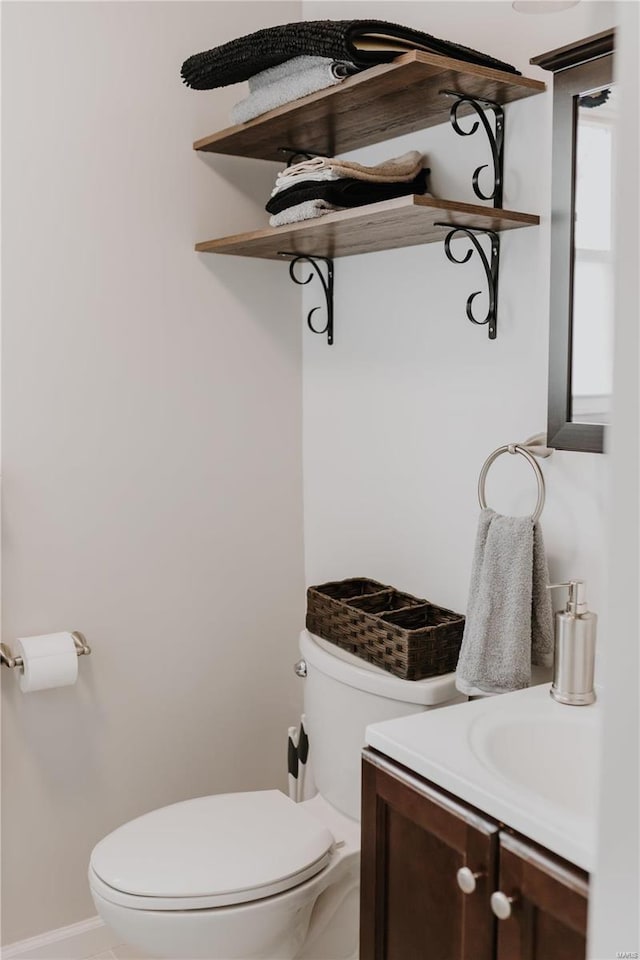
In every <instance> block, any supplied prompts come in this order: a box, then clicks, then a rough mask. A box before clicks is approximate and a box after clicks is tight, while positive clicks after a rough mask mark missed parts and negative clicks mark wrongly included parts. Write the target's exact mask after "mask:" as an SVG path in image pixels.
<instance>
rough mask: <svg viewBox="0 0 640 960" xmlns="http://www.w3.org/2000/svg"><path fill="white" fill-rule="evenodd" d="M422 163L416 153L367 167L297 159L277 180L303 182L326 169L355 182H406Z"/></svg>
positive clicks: (330, 160)
mask: <svg viewBox="0 0 640 960" xmlns="http://www.w3.org/2000/svg"><path fill="white" fill-rule="evenodd" d="M426 161H427V158H426V157H425V156H424V155H423V154H422V153H420V152H419V151H418V150H409V151H408V152H407V153H403V154H402V155H401V156H399V157H391V158H390V159H389V160H383V161H382V163H376V164H374V165H373V166H369V167H368V166H365V165H364V164H362V163H356V162H355V161H354V160H342V159H339V158H336V157H311V159H309V160H301V161H300V163H295V164H292V165H291V166H290V167H286V168H285V169H284V170H281V171H280V172H279V173H278V179H279V178H280V177H285V176H286V177H301V178H302V179H307V178H308V177H309V174H318V173H320V171H322V170H330V171H332V172H333V173H337V174H338V176H339V177H353V178H354V179H356V180H370V181H372V182H374V183H408V182H409V181H410V180H413V179H414V177H417V176H418V174H419V173H420V171H421V170H422V168H423V167H425V166H426ZM276 183H277V180H276Z"/></svg>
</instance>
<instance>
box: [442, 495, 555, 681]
mask: <svg viewBox="0 0 640 960" xmlns="http://www.w3.org/2000/svg"><path fill="white" fill-rule="evenodd" d="M548 583H549V571H548V568H547V559H546V555H545V551H544V543H543V539H542V530H541V528H540V525H539V524H538V523H535V524H534V522H533V520H532V519H531V517H502V516H500V515H499V514H497V513H494V512H493V510H489V509H485V510H482V512H481V514H480V520H479V522H478V534H477V539H476V546H475V552H474V557H473V568H472V572H471V585H470V589H469V604H468V608H467V618H466V622H465V628H464V635H463V638H462V647H461V649H460V658H459V660H458V666H457V669H456V687H457V688H458V690H460V691H461V693H465V694H467V696H487V695H489V694H495V693H508V692H509V691H511V690H520V689H521V688H522V687H528V686H529V685H530V683H531V664H532V663H533V664H537V665H542V666H547V667H548V666H551V663H552V660H553V612H552V607H551V600H550V597H549V592H548V590H547V584H548Z"/></svg>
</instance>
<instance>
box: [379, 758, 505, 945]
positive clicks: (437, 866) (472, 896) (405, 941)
mask: <svg viewBox="0 0 640 960" xmlns="http://www.w3.org/2000/svg"><path fill="white" fill-rule="evenodd" d="M497 831H498V828H497V825H496V824H495V823H493V822H491V821H489V820H485V819H484V818H483V817H481V816H479V815H478V814H476V813H475V812H474V811H472V810H471V809H469V808H467V807H465V806H464V805H463V804H461V803H457V802H456V801H455V800H453V799H452V798H450V797H449V796H448V795H446V794H444V793H442V792H441V791H440V790H438V789H437V788H435V787H431V786H430V785H429V784H427V783H425V782H424V781H423V780H421V779H419V778H418V777H414V776H412V775H411V774H410V773H409V772H408V771H405V770H404V769H403V768H400V767H397V766H395V764H393V763H390V762H388V761H386V760H385V759H384V758H382V757H381V756H380V755H379V754H375V753H372V752H371V751H365V759H364V763H363V791H362V885H361V915H360V960H492V958H493V957H494V952H495V932H496V931H495V926H496V921H495V918H494V917H493V914H492V913H491V909H490V906H489V898H490V895H491V893H492V892H493V891H494V890H495V889H496V887H495V881H496V879H497V871H496V857H497V847H498V842H497V836H498V833H497ZM463 867H467V868H468V870H469V871H471V873H473V874H478V876H477V877H476V887H475V890H474V891H473V892H472V893H468V894H464V893H463V892H462V890H461V889H460V887H459V886H458V882H457V872H458V870H460V869H461V868H463Z"/></svg>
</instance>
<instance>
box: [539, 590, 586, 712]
mask: <svg viewBox="0 0 640 960" xmlns="http://www.w3.org/2000/svg"><path fill="white" fill-rule="evenodd" d="M556 587H568V588H569V598H568V600H567V606H566V608H565V609H564V610H563V611H561V612H559V613H556V616H555V650H554V657H553V683H552V684H551V696H552V697H553V698H554V700H557V701H558V702H559V703H566V704H570V705H571V706H575V707H581V706H587V705H588V704H590V703H593V702H594V700H595V699H596V694H595V690H594V688H593V674H594V664H595V652H596V626H597V622H598V617H597V615H596V614H595V613H591V612H590V611H589V610H587V604H586V601H585V598H584V593H585V583H584V580H569V581H568V583H554V584H551V585H550V586H549V587H548V589H549V590H555V589H556Z"/></svg>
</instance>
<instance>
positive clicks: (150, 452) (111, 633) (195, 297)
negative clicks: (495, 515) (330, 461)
mask: <svg viewBox="0 0 640 960" xmlns="http://www.w3.org/2000/svg"><path fill="white" fill-rule="evenodd" d="M2 14H3V41H4V44H3V50H2V54H3V56H2V69H3V76H2V79H3V84H2V88H3V102H2V107H3V129H2V133H3V137H2V141H3V147H4V154H3V173H4V183H3V187H4V190H3V202H4V211H3V212H4V220H3V241H4V243H3V253H4V261H3V267H4V270H3V280H4V291H3V292H4V302H3V321H4V465H3V475H4V476H3V500H4V525H3V526H4V534H5V549H4V588H5V591H4V625H3V626H4V631H3V633H4V636H3V638H4V640H5V641H7V642H9V643H11V642H12V641H13V640H14V638H15V637H17V636H25V635H31V634H38V633H42V632H47V631H54V630H62V629H79V630H83V631H84V632H85V633H86V635H87V638H88V640H89V642H90V643H91V645H92V647H93V655H92V656H91V657H89V658H87V659H86V660H83V661H82V662H81V663H80V679H79V682H78V684H77V686H75V687H73V688H68V689H62V690H55V691H47V692H44V693H37V694H30V695H21V694H20V693H19V692H18V690H17V681H16V678H15V677H14V676H12V675H10V674H9V672H8V671H6V670H4V669H3V671H2V673H3V678H2V681H3V701H4V702H3V709H4V717H3V719H4V723H3V752H2V761H3V791H4V793H3V801H4V803H3V815H4V823H3V831H2V840H3V868H4V884H3V903H2V908H3V915H2V934H3V939H4V941H5V942H10V941H14V940H16V939H20V938H23V937H28V936H32V935H35V934H38V933H40V932H42V931H46V930H49V929H52V928H55V927H59V926H62V925H64V924H68V923H72V922H75V921H78V920H82V919H83V918H85V917H88V916H90V915H92V914H93V913H94V912H95V910H94V908H93V904H92V903H91V900H90V897H89V893H88V887H87V881H86V869H87V862H88V857H89V853H90V850H91V847H92V845H93V844H94V843H95V842H96V841H97V840H98V839H99V838H100V837H101V836H103V835H104V834H105V833H106V832H107V831H109V830H111V829H112V828H114V827H115V826H116V825H118V824H119V823H122V822H123V821H126V820H128V819H130V818H131V817H134V816H136V815H138V814H141V813H143V812H144V811H146V810H148V809H150V808H153V807H156V806H158V805H161V804H166V803H170V802H173V801H176V800H180V799H183V798H186V797H190V796H193V795H198V794H206V793H210V792H214V791H225V790H243V789H249V788H257V787H267V786H273V785H274V784H280V785H284V776H283V774H284V772H285V771H284V758H285V749H284V737H285V736H286V727H287V725H288V724H289V723H291V722H292V721H293V720H294V718H295V717H296V715H297V710H298V708H299V692H300V691H299V685H298V684H297V683H296V680H295V678H294V676H293V672H292V670H291V663H292V662H293V661H294V660H295V659H296V639H297V632H298V630H299V628H300V625H301V622H302V618H303V614H304V591H303V576H302V495H301V418H300V329H301V323H300V295H299V291H298V290H297V288H295V287H293V285H291V284H290V283H289V281H288V278H287V276H286V267H279V266H278V265H277V264H270V263H260V262H254V261H250V262H249V261H247V262H245V261H242V260H234V259H222V258H221V259H219V260H217V259H214V258H213V257H211V256H209V257H207V256H206V255H204V256H197V255H196V254H195V253H194V252H193V243H194V241H196V240H198V239H205V238H207V237H210V236H215V235H216V234H224V233H225V232H233V231H235V230H236V229H237V230H241V229H248V228H251V227H252V226H257V225H258V224H261V223H266V214H265V213H264V210H262V205H263V203H264V199H265V197H266V196H267V195H268V192H269V188H270V185H271V182H272V177H273V171H274V167H273V166H272V165H270V164H264V165H261V164H259V163H256V162H253V161H244V162H243V161H241V160H232V159H228V160H226V159H225V160H216V159H215V158H212V157H202V156H199V155H196V154H194V153H193V151H192V149H191V143H192V141H193V139H195V138H196V137H198V136H202V135H204V134H206V133H209V132H211V131H213V130H215V129H218V128H220V127H224V126H226V125H227V124H228V108H229V106H230V105H231V103H232V102H233V101H234V99H235V98H236V96H237V94H238V91H234V90H233V89H226V90H222V91H214V92H211V93H198V92H194V91H190V90H187V89H186V88H185V87H183V86H182V84H181V82H180V78H179V68H180V64H181V62H182V60H183V59H184V58H185V57H186V56H188V55H189V54H191V53H193V52H196V51H198V50H202V49H206V48H207V47H210V46H213V45H215V44H216V43H220V42H222V41H224V40H227V39H230V38H232V37H235V36H238V35H241V34H243V33H247V32H250V31H251V30H255V29H257V28H259V27H262V26H267V25H269V24H272V23H278V22H283V21H285V20H287V19H297V16H298V14H299V6H298V4H297V3H277V2H273V3H257V4H251V3H246V4H245V3H242V4H240V3H238V4H236V3H185V2H180V3H4V4H3V5H2Z"/></svg>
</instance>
